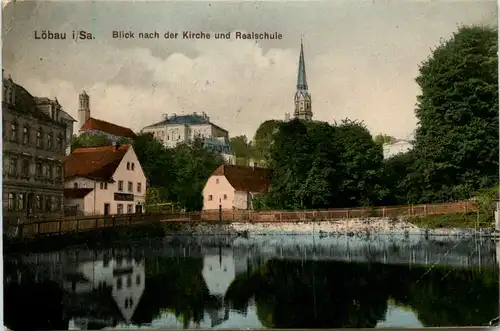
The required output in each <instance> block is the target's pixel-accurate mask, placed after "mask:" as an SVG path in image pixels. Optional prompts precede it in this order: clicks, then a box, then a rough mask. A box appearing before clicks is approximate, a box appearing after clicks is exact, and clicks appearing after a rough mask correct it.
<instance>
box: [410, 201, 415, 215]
mask: <svg viewBox="0 0 500 331" xmlns="http://www.w3.org/2000/svg"><path fill="white" fill-rule="evenodd" d="M413 215H415V209H414V208H413V204H412V205H411V216H413Z"/></svg>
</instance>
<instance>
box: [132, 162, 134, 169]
mask: <svg viewBox="0 0 500 331" xmlns="http://www.w3.org/2000/svg"><path fill="white" fill-rule="evenodd" d="M134 168H135V164H134V162H132V171H134Z"/></svg>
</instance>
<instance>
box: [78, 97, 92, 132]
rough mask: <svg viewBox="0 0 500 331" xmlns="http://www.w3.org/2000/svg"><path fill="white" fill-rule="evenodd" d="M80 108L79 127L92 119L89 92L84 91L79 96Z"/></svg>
mask: <svg viewBox="0 0 500 331" xmlns="http://www.w3.org/2000/svg"><path fill="white" fill-rule="evenodd" d="M79 101H80V107H79V108H78V125H79V127H80V128H81V127H82V125H83V124H84V123H85V122H87V120H88V119H89V118H90V98H89V96H88V94H87V92H85V91H83V92H82V93H80V96H79Z"/></svg>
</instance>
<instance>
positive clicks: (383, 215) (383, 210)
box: [382, 207, 385, 217]
mask: <svg viewBox="0 0 500 331" xmlns="http://www.w3.org/2000/svg"><path fill="white" fill-rule="evenodd" d="M382 217H385V207H382Z"/></svg>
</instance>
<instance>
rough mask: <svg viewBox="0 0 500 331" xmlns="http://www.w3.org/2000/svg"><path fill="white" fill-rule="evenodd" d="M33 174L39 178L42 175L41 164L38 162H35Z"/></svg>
mask: <svg viewBox="0 0 500 331" xmlns="http://www.w3.org/2000/svg"><path fill="white" fill-rule="evenodd" d="M35 176H36V177H37V178H41V177H42V176H43V172H42V164H41V163H40V162H37V163H36V165H35Z"/></svg>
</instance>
